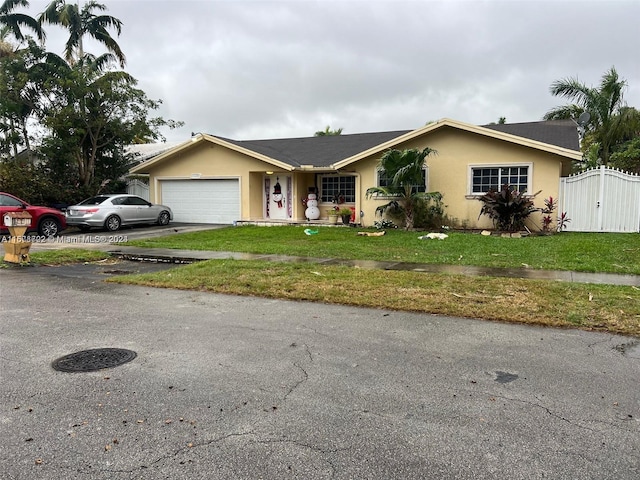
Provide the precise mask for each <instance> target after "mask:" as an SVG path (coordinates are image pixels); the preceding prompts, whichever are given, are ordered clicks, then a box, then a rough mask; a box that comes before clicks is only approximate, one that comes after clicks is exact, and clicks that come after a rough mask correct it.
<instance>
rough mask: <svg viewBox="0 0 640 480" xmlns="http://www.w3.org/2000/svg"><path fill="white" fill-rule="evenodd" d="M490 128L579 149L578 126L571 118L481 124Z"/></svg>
mask: <svg viewBox="0 0 640 480" xmlns="http://www.w3.org/2000/svg"><path fill="white" fill-rule="evenodd" d="M482 126H483V127H485V128H490V129H491V130H497V131H499V132H504V133H510V134H511V135H517V136H518V137H524V138H528V139H530V140H537V141H538V142H542V143H548V144H549V145H556V146H558V147H563V148H568V149H570V150H580V140H579V138H578V127H577V126H576V124H575V123H573V120H547V121H544V122H527V123H505V124H502V125H500V124H492V125H482Z"/></svg>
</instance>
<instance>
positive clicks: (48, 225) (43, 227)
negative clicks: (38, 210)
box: [38, 217, 60, 237]
mask: <svg viewBox="0 0 640 480" xmlns="http://www.w3.org/2000/svg"><path fill="white" fill-rule="evenodd" d="M59 231H60V224H58V221H57V220H56V219H55V218H51V217H46V218H43V219H42V220H40V223H39V224H38V233H39V234H40V235H42V236H43V237H55V236H56V235H57V234H58V232H59Z"/></svg>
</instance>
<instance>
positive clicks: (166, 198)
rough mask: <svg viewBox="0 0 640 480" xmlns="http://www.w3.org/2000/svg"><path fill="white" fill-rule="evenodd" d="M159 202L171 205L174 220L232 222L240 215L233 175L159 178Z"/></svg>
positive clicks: (237, 190) (238, 188)
mask: <svg viewBox="0 0 640 480" xmlns="http://www.w3.org/2000/svg"><path fill="white" fill-rule="evenodd" d="M160 183H161V192H162V203H163V204H164V205H168V206H169V207H171V210H172V211H173V221H174V222H184V223H233V222H235V221H236V220H239V219H240V182H239V181H238V180H237V179H216V180H162V181H161V182H160Z"/></svg>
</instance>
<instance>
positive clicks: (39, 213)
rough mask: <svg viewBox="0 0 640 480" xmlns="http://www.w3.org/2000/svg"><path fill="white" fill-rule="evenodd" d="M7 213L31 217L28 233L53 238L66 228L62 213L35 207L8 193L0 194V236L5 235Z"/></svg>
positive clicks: (7, 231)
mask: <svg viewBox="0 0 640 480" xmlns="http://www.w3.org/2000/svg"><path fill="white" fill-rule="evenodd" d="M8 212H28V213H29V214H30V215H31V227H29V231H37V232H38V234H39V235H42V236H44V237H53V236H55V235H57V234H58V233H60V232H61V231H62V230H64V229H65V228H67V219H66V218H65V216H64V213H63V212H61V211H60V210H56V209H55V208H49V207H36V206H34V205H29V204H28V203H27V202H24V201H22V200H20V199H19V198H18V197H14V196H13V195H10V194H8V193H3V192H0V235H7V234H8V233H9V229H8V228H7V227H5V225H4V214H5V213H8Z"/></svg>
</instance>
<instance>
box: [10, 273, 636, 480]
mask: <svg viewBox="0 0 640 480" xmlns="http://www.w3.org/2000/svg"><path fill="white" fill-rule="evenodd" d="M137 268H167V267H166V266H161V265H158V266H154V267H149V266H145V267H141V266H136V265H134V264H132V263H129V262H122V263H116V264H108V265H107V264H102V265H88V266H86V265H84V266H76V267H45V266H39V267H23V268H19V267H12V268H5V269H0V286H1V288H0V314H1V320H0V374H1V382H0V385H1V386H0V395H1V398H2V401H1V408H2V410H1V412H0V435H1V438H2V451H3V453H2V455H1V456H0V472H1V473H0V477H1V478H3V479H25V480H27V479H28V480H34V479H52V480H53V479H55V480H59V479H110V480H125V479H126V480H129V479H231V478H233V479H259V478H265V479H280V478H282V479H290V478H300V479H348V478H349V479H431V478H433V479H495V478H498V479H536V478H552V479H634V480H635V479H637V478H639V477H640V385H639V383H640V344H639V343H638V340H637V339H634V338H630V337H622V336H615V335H608V334H601V333H592V332H582V331H577V330H557V329H545V328H534V327H526V326H518V325H505V324H499V323H492V322H485V321H479V320H472V319H458V318H448V317H441V316H435V315H421V314H411V313H404V312H393V311H384V310H374V309H359V308H351V307H341V306H335V305H323V304H313V303H303V302H288V301H280V300H270V299H262V298H247V297H236V296H228V295H218V294H210V293H203V292H193V291H177V290H164V289H153V288H144V287H133V286H122V285H116V284H111V283H106V282H105V281H104V280H105V279H106V278H108V277H109V276H112V275H116V274H121V273H126V272H128V271H135V270H136V269H137ZM523 314H526V313H525V312H523ZM112 347H113V348H123V349H128V350H132V351H134V352H136V353H137V357H136V358H134V359H133V360H132V361H130V362H129V363H126V364H124V365H121V366H117V367H114V368H110V369H105V370H100V371H97V372H86V373H66V372H60V371H57V370H54V369H53V368H52V362H53V361H54V360H56V359H58V358H59V357H62V356H64V355H67V354H71V353H74V352H79V351H83V350H87V349H93V348H112Z"/></svg>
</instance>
